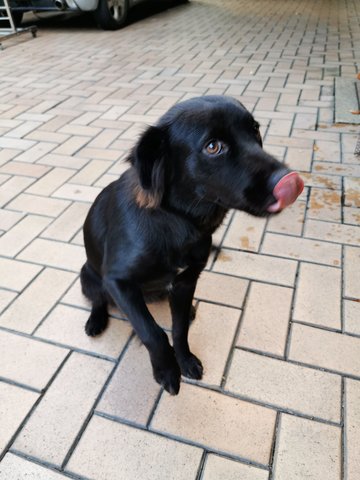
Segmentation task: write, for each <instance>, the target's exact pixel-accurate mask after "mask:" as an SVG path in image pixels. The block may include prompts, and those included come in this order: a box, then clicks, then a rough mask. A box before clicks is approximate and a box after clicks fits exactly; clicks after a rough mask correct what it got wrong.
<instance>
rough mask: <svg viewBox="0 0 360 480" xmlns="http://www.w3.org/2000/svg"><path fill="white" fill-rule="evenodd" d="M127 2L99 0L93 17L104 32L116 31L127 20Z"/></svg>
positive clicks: (122, 0) (123, 0)
mask: <svg viewBox="0 0 360 480" xmlns="http://www.w3.org/2000/svg"><path fill="white" fill-rule="evenodd" d="M128 11H129V0H99V4H98V7H97V9H96V10H95V12H94V17H95V20H96V22H97V24H98V25H99V27H101V28H102V29H104V30H117V29H118V28H121V27H122V26H123V25H124V23H125V21H126V18H127V14H128Z"/></svg>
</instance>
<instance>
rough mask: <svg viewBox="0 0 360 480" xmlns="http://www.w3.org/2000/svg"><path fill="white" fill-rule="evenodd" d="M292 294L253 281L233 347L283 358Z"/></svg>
mask: <svg viewBox="0 0 360 480" xmlns="http://www.w3.org/2000/svg"><path fill="white" fill-rule="evenodd" d="M292 294H293V291H292V289H290V288H285V287H278V286H275V285H266V284H261V283H256V282H253V283H252V285H251V287H250V292H249V296H248V298H247V303H246V308H245V312H244V315H243V318H242V320H241V327H240V334H239V337H238V340H237V345H238V346H242V347H247V348H251V349H254V350H261V351H265V352H269V353H273V354H274V355H279V356H283V355H284V352H285V344H286V338H287V332H288V327H289V319H290V308H291V301H292Z"/></svg>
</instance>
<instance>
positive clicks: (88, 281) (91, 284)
mask: <svg viewBox="0 0 360 480" xmlns="http://www.w3.org/2000/svg"><path fill="white" fill-rule="evenodd" d="M80 281H81V288H82V292H83V294H84V295H85V297H87V298H88V299H89V300H90V301H91V303H92V308H91V314H90V317H89V319H88V321H87V322H86V325H85V332H86V333H87V335H89V336H90V337H95V336H96V335H99V334H100V333H101V332H103V331H104V330H105V328H106V327H107V325H108V322H109V314H108V310H107V304H108V302H107V299H106V294H105V292H104V290H103V288H102V280H101V278H100V276H99V275H98V274H97V273H96V272H95V271H94V270H93V269H92V268H91V267H90V265H89V264H88V263H87V262H86V263H85V264H84V266H83V267H82V269H81V273H80Z"/></svg>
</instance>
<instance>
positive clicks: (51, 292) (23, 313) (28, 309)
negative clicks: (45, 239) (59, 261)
mask: <svg viewBox="0 0 360 480" xmlns="http://www.w3.org/2000/svg"><path fill="white" fill-rule="evenodd" d="M75 278H76V276H75V274H74V273H72V272H65V271H63V270H57V269H53V268H46V269H44V270H43V271H42V272H41V273H40V274H39V275H38V276H37V277H36V279H35V281H34V282H33V283H31V284H30V285H29V286H28V287H27V288H26V289H25V290H24V291H23V292H22V293H21V294H19V295H18V297H17V298H16V300H15V301H14V302H13V303H12V304H11V305H10V307H9V308H8V309H7V310H6V311H5V312H4V313H3V314H2V315H1V318H0V325H1V326H3V327H7V328H11V329H12V330H19V331H20V332H26V333H31V332H32V331H33V330H34V328H35V327H36V326H37V325H38V324H39V322H40V321H41V320H42V319H43V318H44V316H45V315H46V314H47V313H48V312H49V311H50V310H51V309H52V308H53V305H54V303H55V302H56V301H57V300H59V298H60V297H61V296H62V295H63V294H64V293H65V291H66V290H67V289H68V288H69V286H70V285H71V283H72V282H73V281H74V280H75Z"/></svg>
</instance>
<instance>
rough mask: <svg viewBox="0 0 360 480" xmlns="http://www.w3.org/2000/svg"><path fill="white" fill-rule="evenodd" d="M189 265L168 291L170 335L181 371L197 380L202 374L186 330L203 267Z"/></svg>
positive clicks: (201, 368)
mask: <svg viewBox="0 0 360 480" xmlns="http://www.w3.org/2000/svg"><path fill="white" fill-rule="evenodd" d="M203 267H204V265H201V267H198V266H191V267H188V268H187V269H186V270H185V271H184V272H182V273H181V274H180V275H178V276H177V277H176V279H175V281H174V283H173V286H172V289H171V292H170V308H171V314H172V322H173V328H172V335H173V342H174V350H175V355H176V358H177V361H178V362H179V365H180V368H181V373H182V374H183V375H184V376H185V377H188V378H194V379H197V380H199V379H200V378H201V377H202V374H203V366H202V364H201V362H200V360H199V359H198V358H197V357H195V355H194V354H192V353H191V351H190V348H189V343H188V332H189V324H190V317H191V308H192V300H193V297H194V292H195V288H196V283H197V279H198V278H199V275H200V273H201V271H202V269H203Z"/></svg>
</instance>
